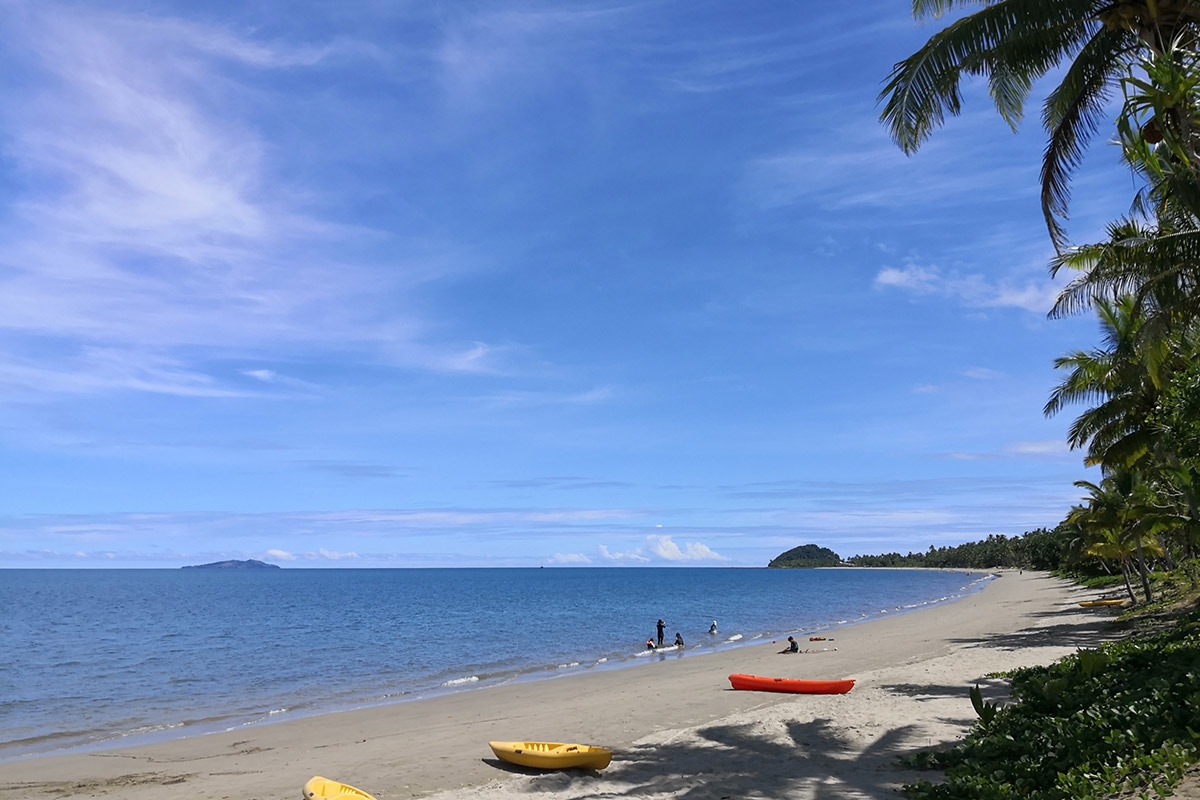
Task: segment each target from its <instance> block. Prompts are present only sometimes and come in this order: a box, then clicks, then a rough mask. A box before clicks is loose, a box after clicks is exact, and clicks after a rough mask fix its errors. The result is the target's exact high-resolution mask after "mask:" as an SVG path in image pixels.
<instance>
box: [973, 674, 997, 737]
mask: <svg viewBox="0 0 1200 800" xmlns="http://www.w3.org/2000/svg"><path fill="white" fill-rule="evenodd" d="M971 705H973V706H974V707H975V713H976V714H978V715H979V725H980V727H982V728H987V726H988V725H991V724H992V720H993V719H995V717H996V711H997V710H998V709H999V708H1000V707H999V706H997V705H996V704H995V703H989V702H988V701H987V700H984V699H983V692H981V691H979V684H978V683H977V684H975V685H974V686H972V687H971Z"/></svg>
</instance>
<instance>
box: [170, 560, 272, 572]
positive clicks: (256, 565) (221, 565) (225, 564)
mask: <svg viewBox="0 0 1200 800" xmlns="http://www.w3.org/2000/svg"><path fill="white" fill-rule="evenodd" d="M182 569H283V567H281V566H279V565H278V564H268V563H266V562H265V561H256V560H254V559H253V558H251V559H247V560H246V561H214V562H212V563H211V564H191V565H188V566H186V567H182Z"/></svg>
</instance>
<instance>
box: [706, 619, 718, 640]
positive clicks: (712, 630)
mask: <svg viewBox="0 0 1200 800" xmlns="http://www.w3.org/2000/svg"><path fill="white" fill-rule="evenodd" d="M708 632H709V634H710V635H712V636H716V635H717V621H716V620H715V619H714V620H713V624H712V625H710V626H708Z"/></svg>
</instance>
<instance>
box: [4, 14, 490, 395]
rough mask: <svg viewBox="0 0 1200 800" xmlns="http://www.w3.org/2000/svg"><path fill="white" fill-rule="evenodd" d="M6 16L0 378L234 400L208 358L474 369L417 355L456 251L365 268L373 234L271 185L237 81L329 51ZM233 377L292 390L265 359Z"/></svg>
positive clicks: (114, 17)
mask: <svg viewBox="0 0 1200 800" xmlns="http://www.w3.org/2000/svg"><path fill="white" fill-rule="evenodd" d="M10 5H11V4H10ZM15 5H16V6H19V7H20V9H21V10H22V12H23V13H22V14H20V15H14V16H13V17H10V19H9V20H8V22H7V23H6V24H5V27H6V28H7V33H8V34H9V35H10V36H9V41H10V42H20V43H21V45H22V46H19V47H13V48H12V49H11V51H10V58H13V59H19V60H20V64H21V67H22V69H23V70H24V76H25V77H24V79H23V80H22V81H19V82H10V83H9V85H8V86H7V88H4V89H3V90H0V92H2V93H0V99H2V100H3V101H4V103H5V106H6V108H8V109H9V113H7V114H5V115H4V119H3V120H0V133H2V134H3V137H4V139H5V141H6V146H5V155H6V157H7V158H8V160H9V163H10V164H11V165H13V166H14V167H15V168H16V169H17V170H18V171H19V173H20V174H21V175H23V176H25V177H27V178H28V180H27V181H25V182H23V183H22V184H21V185H22V187H23V190H22V192H21V193H19V194H17V195H16V197H15V199H14V200H13V201H12V204H11V206H10V208H9V210H10V212H11V213H10V215H9V217H8V222H7V224H5V225H4V227H3V229H2V230H0V233H2V234H3V236H2V237H0V242H2V243H0V337H2V338H3V342H4V345H5V347H4V350H5V351H6V353H7V355H6V356H5V358H4V359H3V360H0V381H4V382H5V383H7V384H8V385H18V386H22V385H23V386H35V385H36V386H40V387H41V390H42V391H44V392H95V391H105V390H113V389H123V390H128V391H136V392H159V393H171V394H180V395H190V396H233V395H237V394H245V391H244V388H241V387H237V386H231V385H226V384H225V383H224V381H225V379H224V378H222V377H220V376H216V375H214V374H211V373H209V372H207V367H206V366H205V365H204V364H203V363H202V361H203V356H204V355H207V354H215V353H219V354H220V356H221V357H225V358H228V357H230V356H235V357H237V356H241V357H249V358H255V360H257V361H259V362H263V361H269V360H271V359H272V358H275V357H278V356H280V355H285V354H295V353H303V352H311V351H312V349H313V348H322V349H325V348H333V349H338V350H341V351H342V352H347V351H350V352H357V353H358V354H359V358H361V359H364V360H370V361H383V362H389V361H390V362H393V363H398V364H402V365H404V366H415V367H419V368H422V369H430V370H438V371H450V372H479V371H486V370H488V369H490V368H491V367H490V364H491V360H492V353H491V351H490V348H489V346H488V345H486V344H484V343H481V342H475V343H459V344H455V343H439V342H436V341H430V332H431V328H430V325H429V323H428V320H427V319H426V317H425V315H424V314H423V313H419V312H418V311H417V310H416V304H415V302H414V299H413V298H414V295H413V291H414V290H415V288H416V287H418V286H420V285H421V284H422V283H424V282H426V281H428V280H429V279H430V278H431V277H436V276H437V275H439V274H446V273H448V272H455V271H458V270H460V269H461V265H462V264H463V256H462V253H461V249H460V248H457V247H446V246H440V245H438V244H436V243H432V242H430V241H429V240H427V239H425V240H421V239H417V240H413V241H410V242H407V243H405V246H404V247H402V248H399V249H397V248H395V247H393V248H391V252H390V253H389V254H388V255H386V256H384V255H382V254H381V251H380V249H379V247H378V245H379V244H380V243H382V242H384V241H386V240H387V238H388V237H386V236H384V235H383V234H381V233H379V232H372V231H369V230H366V229H361V228H356V227H351V226H346V225H343V224H341V223H340V222H338V221H336V220H333V219H328V218H322V216H321V215H319V214H318V213H315V212H314V210H313V208H311V207H310V206H311V203H310V198H309V197H308V195H307V193H306V190H305V188H304V187H303V186H302V185H299V184H295V183H293V182H291V181H289V180H288V179H287V178H286V176H285V173H284V172H282V171H281V167H282V166H284V165H286V164H287V163H288V159H289V158H290V157H291V156H290V154H285V153H281V152H277V151H276V150H275V149H274V148H275V145H273V144H272V143H271V141H270V139H269V138H268V137H267V136H265V135H264V133H263V132H262V131H261V130H260V124H261V123H260V120H259V118H258V116H257V115H256V111H255V108H256V106H259V105H262V106H266V107H270V104H271V103H273V102H278V101H279V98H277V97H273V96H272V95H271V94H270V93H269V91H264V90H263V89H262V87H261V86H255V87H253V89H252V88H251V86H250V85H249V84H248V83H246V81H245V79H246V78H247V77H248V76H254V75H255V74H256V73H261V72H264V71H266V72H272V71H289V70H291V71H295V70H319V69H321V68H323V62H324V60H325V59H326V58H328V57H329V55H330V54H331V53H333V52H335V51H337V50H338V49H339V48H338V47H337V46H335V45H331V44H318V45H309V44H300V45H295V44H290V43H283V42H277V41H276V42H267V41H262V40H259V39H256V38H251V37H248V36H244V35H240V34H237V33H235V32H233V31H231V30H227V29H223V28H215V27H209V26H205V25H201V24H197V23H191V22H185V21H182V20H179V19H172V18H157V17H153V16H149V15H142V16H138V17H127V16H122V15H120V14H115V13H107V12H103V11H96V10H89V9H85V8H76V7H70V8H68V7H65V6H60V5H57V4H49V3H47V4H41V3H38V4H34V3H16V4H15ZM346 251H351V252H355V253H357V254H359V255H358V256H357V257H356V260H347V258H346V257H345V256H344V255H342V254H341V253H343V252H346ZM397 252H399V253H402V255H399V256H397V255H396V253H397ZM198 355H199V356H201V358H197V356H198ZM35 364H36V365H37V366H36V368H35V367H34V365H35ZM244 374H247V375H249V376H250V377H253V378H256V379H257V380H259V381H262V382H264V383H274V385H275V386H276V388H290V389H304V388H307V387H306V386H305V385H303V384H298V383H292V382H291V381H288V380H283V379H281V378H274V379H273V378H272V376H273V375H275V373H273V371H272V370H271V369H270V368H269V367H265V366H264V367H258V368H256V369H255V370H252V371H246V372H245V373H244Z"/></svg>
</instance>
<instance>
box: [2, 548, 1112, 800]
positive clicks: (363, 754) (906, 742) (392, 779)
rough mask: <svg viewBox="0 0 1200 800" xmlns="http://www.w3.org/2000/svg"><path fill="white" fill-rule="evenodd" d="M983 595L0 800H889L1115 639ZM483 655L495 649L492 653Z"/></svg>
mask: <svg viewBox="0 0 1200 800" xmlns="http://www.w3.org/2000/svg"><path fill="white" fill-rule="evenodd" d="M999 575H1000V577H999V578H998V579H997V580H994V581H991V582H990V583H989V584H988V585H987V587H986V588H985V589H984V590H983V591H982V592H980V593H978V594H975V595H972V596H970V597H967V598H965V599H963V600H960V601H958V602H955V603H953V604H949V605H945V606H940V607H935V608H932V609H929V610H925V611H921V612H915V613H909V614H902V615H897V616H894V617H890V618H884V619H881V620H877V621H874V622H870V623H865V624H862V625H854V626H848V627H845V628H842V629H839V630H837V631H836V632H832V633H829V634H828V636H830V637H832V640H831V641H825V642H809V641H807V640H805V641H802V642H801V646H802V647H805V648H809V649H812V650H813V651H814V652H808V653H800V654H798V655H779V654H777V653H776V651H777V650H779V649H781V646H782V644H781V643H775V644H773V643H771V642H766V643H764V644H762V645H754V646H748V647H743V648H739V649H734V650H728V651H724V652H718V653H712V654H707V655H687V654H679V653H663V654H659V655H657V656H655V657H653V658H652V659H651V663H647V664H644V665H640V666H637V667H632V668H627V669H620V670H610V671H597V672H593V673H589V674H584V675H575V676H569V677H562V678H557V679H552V680H545V681H539V682H528V683H514V684H508V685H504V686H498V687H494V688H489V689H482V690H475V691H465V692H461V693H457V694H452V695H447V696H442V697H437V698H431V699H426V700H418V701H413V702H408V703H401V704H397V705H391V706H386V707H378V708H370V709H361V710H356V711H349V712H344V713H338V714H327V715H323V716H317V717H309V718H304V719H297V720H291V721H286V722H281V723H277V724H273V725H262V726H257V727H251V728H246V729H242V730H238V731H234V732H229V733H220V734H212V735H207V736H199V737H193V738H188V739H181V740H175V741H169V742H164V743H160V744H153V745H146V746H140V747H136V748H130V749H121V750H109V751H104V752H94V753H88V754H83V755H67V756H51V757H45V758H37V759H28V760H22V761H16V762H10V763H6V764H0V800H17V798H21V799H22V800H26V799H27V798H29V797H31V796H33V797H47V798H58V797H105V796H111V795H120V796H121V797H122V798H124V800H166V798H177V797H181V796H187V797H189V798H206V799H208V798H211V799H212V800H225V799H226V798H228V799H230V800H249V799H257V800H267V799H268V798H271V799H274V798H288V800H298V798H299V797H300V793H301V792H300V790H301V787H302V786H303V784H304V782H305V781H306V780H308V779H309V778H310V777H312V776H313V775H324V776H325V777H328V778H332V779H335V780H340V781H343V782H346V783H350V784H353V785H354V786H357V787H359V788H361V789H363V790H365V791H368V792H370V793H372V794H374V795H375V796H376V797H377V798H379V799H380V800H384V799H385V798H412V797H438V798H443V797H445V798H448V797H450V796H454V797H472V798H479V800H508V799H509V798H517V797H521V798H531V797H532V798H540V797H547V798H549V797H554V798H592V797H608V796H627V797H639V798H651V797H664V798H684V797H686V798H688V799H689V800H699V799H701V798H712V799H713V800H721V799H722V798H734V797H747V796H754V797H764V798H869V797H870V798H873V797H883V796H887V795H889V794H890V793H891V790H893V789H894V788H897V787H899V786H900V785H901V784H902V783H904V782H906V781H909V780H912V779H914V778H915V777H917V775H916V774H915V773H909V772H905V771H903V770H900V769H899V768H897V766H896V765H895V758H896V756H897V755H898V754H900V753H904V752H908V751H912V750H914V749H919V748H925V747H929V746H934V745H939V744H942V743H946V742H950V741H953V740H955V739H957V738H959V737H961V736H962V735H963V733H964V732H965V731H966V729H967V728H968V727H969V726H970V724H971V723H972V721H973V720H974V718H975V713H974V711H973V710H972V708H971V704H970V701H969V699H968V697H967V689H968V687H969V686H971V685H973V684H974V683H976V682H978V683H979V684H980V685H981V687H984V688H985V690H986V691H987V692H990V693H991V695H992V696H993V697H995V698H998V697H1000V696H1001V693H1002V691H1003V683H1002V682H1001V681H998V680H992V679H988V678H987V677H986V676H987V675H988V674H989V673H992V672H995V671H998V670H1005V669H1011V668H1014V667H1018V666H1024V665H1032V664H1042V663H1048V662H1050V661H1053V660H1054V659H1057V658H1060V657H1061V656H1064V655H1067V654H1069V653H1072V652H1074V651H1075V650H1076V649H1077V648H1079V647H1092V646H1095V645H1096V644H1098V643H1099V642H1101V641H1104V640H1106V639H1109V638H1113V637H1114V636H1115V635H1116V631H1115V629H1114V628H1113V626H1111V624H1110V622H1111V620H1112V618H1113V617H1114V616H1115V612H1114V611H1113V610H1111V609H1100V608H1093V609H1085V608H1080V607H1079V606H1078V605H1077V601H1079V600H1083V599H1088V598H1091V597H1095V596H1097V593H1096V592H1090V591H1088V590H1085V589H1082V588H1079V587H1076V586H1072V585H1071V584H1069V583H1068V582H1066V581H1061V580H1058V579H1056V578H1052V577H1050V576H1048V575H1045V574H1040V573H1029V572H1026V573H1024V574H1019V573H1018V572H1016V571H1005V572H1002V573H999ZM480 646H486V640H485V639H481V640H480ZM732 672H746V673H752V674H758V675H774V676H786V677H804V678H842V677H851V678H855V679H856V680H857V684H856V686H855V688H854V690H853V691H852V692H850V693H849V694H847V695H837V696H799V695H784V694H779V695H776V694H763V693H757V692H737V691H733V690H731V689H730V687H729V682H728V680H727V678H726V676H727V675H729V674H730V673H732ZM494 739H499V740H519V739H526V740H551V741H566V742H584V743H589V744H602V745H604V746H607V747H611V748H613V749H614V750H615V751H616V755H615V757H614V760H613V763H612V766H610V767H609V768H608V769H607V770H604V771H603V772H586V771H571V772H565V773H539V774H534V773H533V771H530V770H523V769H521V768H517V767H509V766H507V765H504V764H503V763H501V762H498V761H497V760H496V759H495V758H494V757H493V756H492V753H491V751H490V750H489V749H488V746H487V742H488V741H489V740H494Z"/></svg>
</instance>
